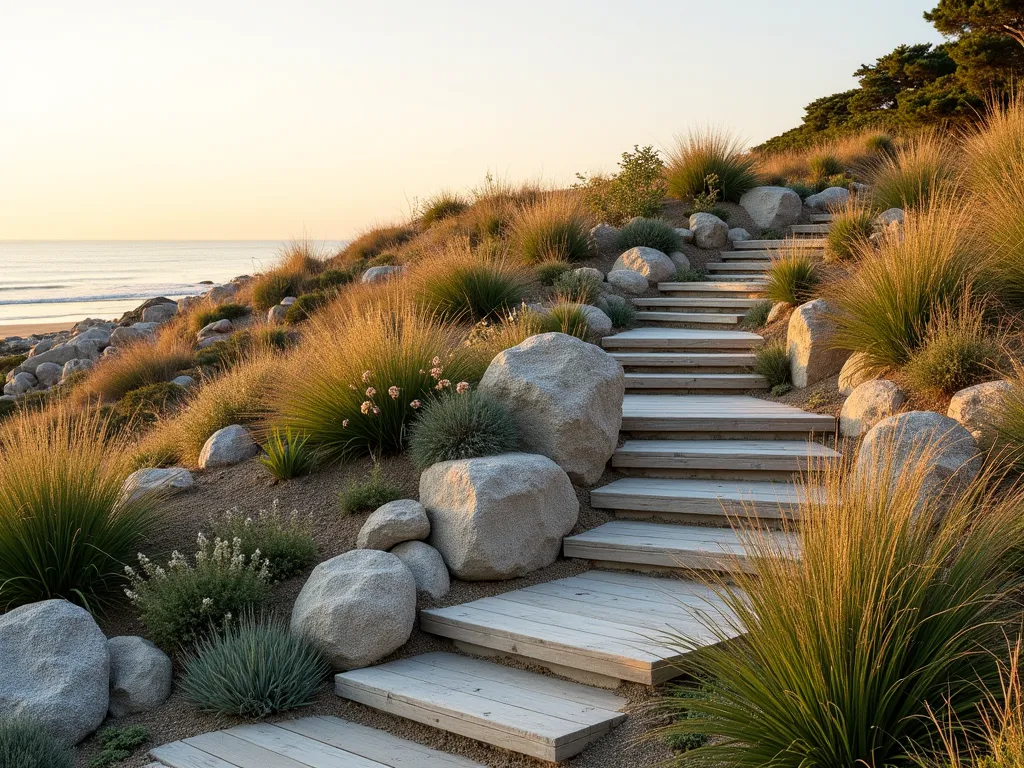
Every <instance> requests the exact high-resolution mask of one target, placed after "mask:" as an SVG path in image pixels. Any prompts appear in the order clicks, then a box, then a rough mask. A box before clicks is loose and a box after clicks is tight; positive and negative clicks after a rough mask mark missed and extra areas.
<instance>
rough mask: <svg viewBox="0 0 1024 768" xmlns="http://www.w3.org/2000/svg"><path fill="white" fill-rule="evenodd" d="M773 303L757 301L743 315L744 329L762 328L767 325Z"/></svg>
mask: <svg viewBox="0 0 1024 768" xmlns="http://www.w3.org/2000/svg"><path fill="white" fill-rule="evenodd" d="M773 306H774V302H772V301H759V302H757V304H755V305H754V306H752V307H751V308H750V309H748V310H747V311H746V313H745V314H744V315H743V327H744V328H755V329H756V328H764V327H765V326H766V325H767V324H768V314H769V313H770V312H771V311H772V307H773Z"/></svg>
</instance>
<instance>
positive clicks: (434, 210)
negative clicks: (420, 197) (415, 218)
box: [420, 190, 469, 227]
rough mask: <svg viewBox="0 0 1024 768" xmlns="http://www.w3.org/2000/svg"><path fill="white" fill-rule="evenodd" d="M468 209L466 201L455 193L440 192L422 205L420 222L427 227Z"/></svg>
mask: <svg viewBox="0 0 1024 768" xmlns="http://www.w3.org/2000/svg"><path fill="white" fill-rule="evenodd" d="M468 207H469V203H468V202H467V201H466V199H465V198H464V197H463V196H462V195H460V194H458V193H457V192H451V191H449V190H442V191H441V192H438V193H437V194H436V195H434V196H433V197H431V198H430V199H429V200H427V201H426V202H425V203H424V204H423V212H422V213H421V214H420V221H421V222H422V223H423V226H424V227H429V226H431V225H433V224H436V223H437V222H439V221H444V220H445V219H450V218H452V217H453V216H458V215H459V214H460V213H462V212H463V211H464V210H466V209H467V208H468Z"/></svg>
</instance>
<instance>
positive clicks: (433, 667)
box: [334, 653, 627, 762]
mask: <svg viewBox="0 0 1024 768" xmlns="http://www.w3.org/2000/svg"><path fill="white" fill-rule="evenodd" d="M334 683H335V692H336V693H337V694H338V695H339V696H341V697H342V698H345V699H351V700H352V701H358V702H359V703H361V704H365V705H366V706H369V707H373V708H374V709H380V710H383V711H384V712H389V713H391V714H393V715H398V716H399V717H404V718H405V719H407V720H412V721H414V722H417V723H423V724H425V725H430V726H433V727H435V728H440V729H441V730H444V731H450V732H452V733H457V734H459V735H461V736H466V737H468V738H471V739H476V740H477V741H482V742H484V743H486V744H492V745H494V746H496V747H501V748H503V749H509V750H512V751H514V752H519V753H521V754H524V755H529V756H530V757H536V758H539V759H541V760H550V761H551V762H559V761H561V760H565V759H568V758H570V757H572V756H573V755H576V754H578V753H579V752H581V751H582V750H583V749H584V748H585V747H586V746H587V745H588V744H590V743H591V742H593V741H596V740H597V739H599V738H601V737H602V736H604V735H605V734H606V733H607V732H608V731H610V730H611V729H612V728H614V727H615V726H617V725H618V724H619V723H621V722H622V721H623V720H625V719H626V715H624V714H623V713H622V712H621V711H620V710H621V709H622V708H623V707H625V706H626V704H627V701H626V699H623V698H621V697H620V696H616V695H615V694H613V693H611V692H609V691H603V690H599V689H596V688H591V687H588V686H584V685H580V684H579V683H570V682H567V681H564V680H557V679H555V678H552V677H548V676H546V675H541V674H537V673H536V672H526V671H524V670H520V669H511V668H509V667H505V666H499V665H498V664H494V663H492V662H489V661H482V660H480V659H471V658H467V657H465V656H456V655H454V654H451V653H427V654H423V655H422V656H414V657H412V658H408V659H401V660H399V661H392V662H389V663H387V664H381V665H380V666H377V667H366V668H364V669H356V670H353V671H351V672H343V673H341V674H339V675H336V676H335V678H334Z"/></svg>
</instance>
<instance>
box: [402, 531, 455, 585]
mask: <svg viewBox="0 0 1024 768" xmlns="http://www.w3.org/2000/svg"><path fill="white" fill-rule="evenodd" d="M391 554H393V555H394V556H395V557H397V558H398V559H399V560H401V561H402V562H403V563H405V567H406V568H408V569H409V570H410V571H412V575H413V578H414V579H416V590H417V591H418V592H425V593H426V594H427V595H429V596H430V598H431V599H433V600H440V599H441V598H443V597H444V596H445V595H447V594H448V592H449V591H450V590H451V587H452V584H451V578H450V577H449V575H448V566H446V565H445V564H444V558H443V557H441V553H440V552H438V551H437V550H436V549H434V548H433V547H432V546H430V545H429V544H427V543H425V542H422V541H406V542H403V543H401V544H399V545H398V546H396V547H395V548H394V549H392V550H391Z"/></svg>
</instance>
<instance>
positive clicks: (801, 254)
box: [764, 249, 821, 306]
mask: <svg viewBox="0 0 1024 768" xmlns="http://www.w3.org/2000/svg"><path fill="white" fill-rule="evenodd" d="M820 282H821V275H820V271H819V268H818V262H817V260H816V259H815V258H814V257H813V256H811V255H810V254H808V253H807V252H806V251H800V250H796V249H793V250H789V251H785V252H783V253H782V254H781V255H779V256H777V257H776V258H774V259H772V266H771V269H770V270H769V272H768V284H767V285H766V286H765V289H764V295H765V298H767V299H769V300H770V301H773V302H775V301H783V302H785V303H786V304H790V305H792V306H798V305H800V304H803V303H805V302H808V301H810V300H811V299H813V298H814V293H815V289H816V288H817V287H818V284H819V283H820Z"/></svg>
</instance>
